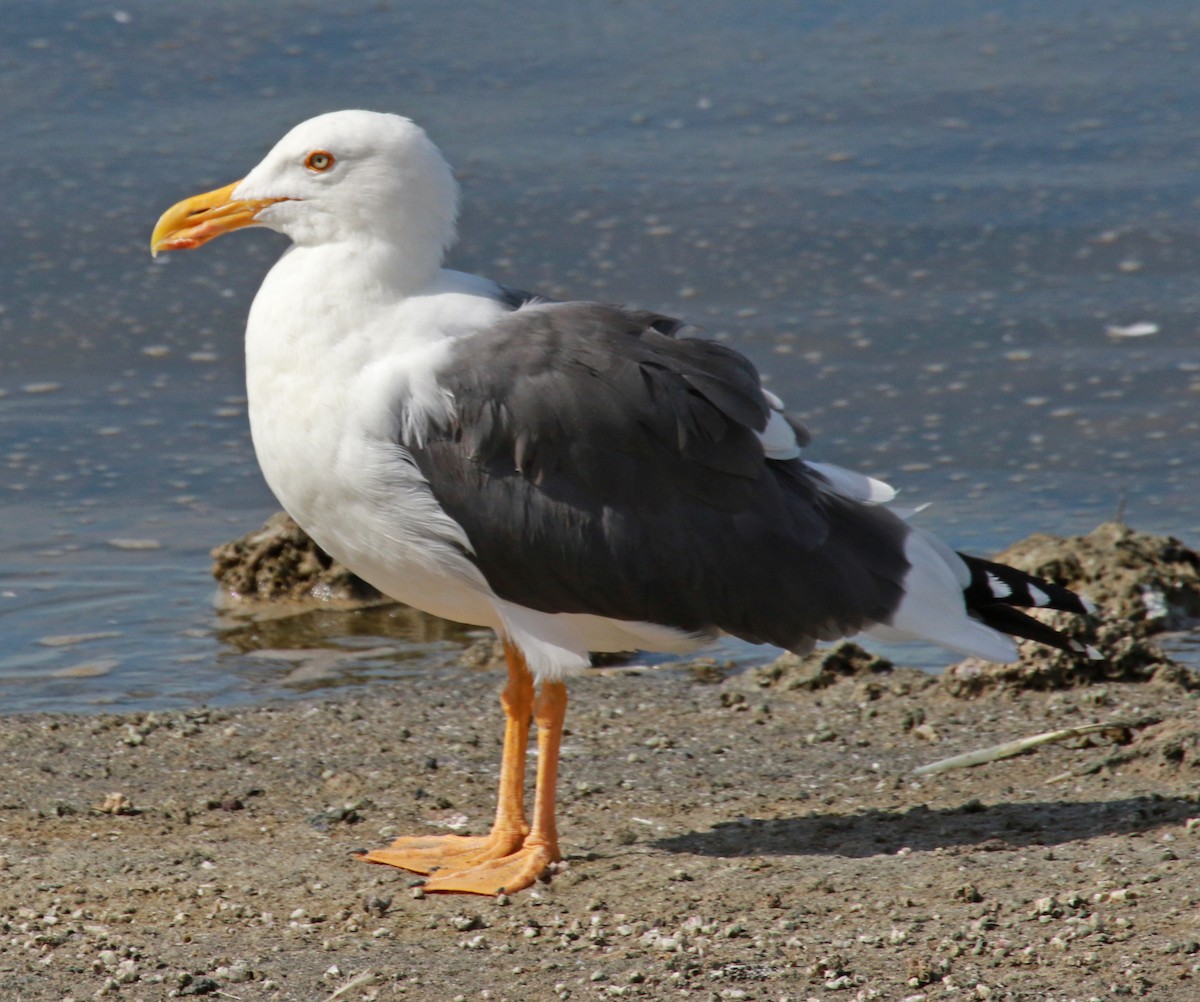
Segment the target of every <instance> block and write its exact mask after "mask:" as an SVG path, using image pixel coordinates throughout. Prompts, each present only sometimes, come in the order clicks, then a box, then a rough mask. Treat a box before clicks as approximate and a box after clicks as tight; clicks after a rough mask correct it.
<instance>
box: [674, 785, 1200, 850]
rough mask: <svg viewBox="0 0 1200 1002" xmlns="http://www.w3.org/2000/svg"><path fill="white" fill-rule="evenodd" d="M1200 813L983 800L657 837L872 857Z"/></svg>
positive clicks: (680, 846)
mask: <svg viewBox="0 0 1200 1002" xmlns="http://www.w3.org/2000/svg"><path fill="white" fill-rule="evenodd" d="M1197 813H1200V805H1197V802H1196V801H1195V800H1194V799H1191V798H1174V797H1158V796H1154V795H1151V796H1144V797H1130V798H1127V799H1124V800H1105V801H1081V802H1075V801H1050V802H1031V803H1001V804H986V805H985V804H981V803H979V802H978V801H969V802H968V803H966V804H963V805H961V806H959V807H950V808H938V809H934V810H931V809H930V808H928V807H926V806H924V805H918V806H916V807H910V808H908V809H906V810H879V809H876V808H872V809H869V810H864V811H860V812H858V813H856V814H819V813H814V814H811V815H809V816H807V817H793V818H745V817H744V818H738V819H737V820H735V821H726V822H721V823H720V824H717V825H714V826H713V827H712V829H710V830H709V831H703V832H688V833H686V834H683V835H673V836H671V837H669V838H662V839H658V840H656V841H655V842H654V845H655V847H656V848H659V849H663V850H665V851H667V852H676V853H690V854H692V855H697V856H723V857H728V856H776V855H778V856H782V855H827V856H848V857H867V856H880V855H891V854H893V853H896V852H898V851H900V850H901V849H904V848H908V849H912V850H914V851H921V850H925V851H928V850H931V849H936V848H939V847H942V848H949V847H974V848H976V849H980V850H984V851H987V850H991V849H995V850H1005V849H1019V848H1023V847H1027V846H1054V845H1062V844H1064V843H1067V842H1075V841H1080V840H1083V839H1088V838H1094V837H1096V836H1099V835H1133V834H1137V833H1139V832H1146V831H1150V830H1152V829H1155V828H1160V827H1163V826H1168V825H1181V824H1183V823H1184V822H1185V821H1186V820H1187V819H1188V818H1189V817H1192V816H1195V815H1196V814H1197Z"/></svg>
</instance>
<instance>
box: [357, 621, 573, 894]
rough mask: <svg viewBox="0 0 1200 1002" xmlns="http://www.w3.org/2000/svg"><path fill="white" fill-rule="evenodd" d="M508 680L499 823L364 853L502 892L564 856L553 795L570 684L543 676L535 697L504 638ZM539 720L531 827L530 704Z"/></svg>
mask: <svg viewBox="0 0 1200 1002" xmlns="http://www.w3.org/2000/svg"><path fill="white" fill-rule="evenodd" d="M504 653H505V659H506V661H508V666H509V685H508V688H506V689H505V691H504V696H503V697H502V702H503V704H504V709H505V714H506V715H508V726H506V727H505V733H504V758H503V761H502V763H500V788H499V797H498V805H497V810H496V824H494V826H493V828H492V833H491V834H490V835H487V836H486V838H478V839H472V838H463V836H461V835H442V836H431V838H421V836H416V838H408V839H397V840H396V841H395V842H394V844H392V845H391V846H390V847H389V848H385V850H377V851H374V852H368V853H366V854H364V856H362V857H361V858H364V859H366V860H368V862H372V863H388V864H390V865H392V866H400V868H401V869H404V870H412V871H414V872H418V874H431V872H433V871H437V872H436V874H434V875H433V876H432V877H431V878H430V880H427V881H426V882H425V889H426V890H430V892H446V893H455V892H456V893H461V894H499V893H502V892H516V890H521V889H523V888H526V887H529V884H532V883H533V882H534V881H535V880H538V877H540V876H541V875H542V872H545V870H546V868H547V866H550V865H551V864H552V863H557V862H558V860H559V859H560V858H562V857H560V856H559V850H558V829H557V827H556V824H554V797H556V791H557V786H558V755H559V750H560V748H562V740H563V720H564V718H565V715H566V686H565V685H563V683H560V682H546V683H542V686H541V692H540V694H539V695H538V700H536V702H534V700H533V678H532V676H530V674H529V668H528V667H527V666H526V662H524V658H523V655H522V654H521V652H520V650H517V649H516V648H515V647H512V646H511V644H510V643H509V642H508V641H505V642H504ZM530 706H532V708H533V713H534V719H535V720H536V724H538V776H536V787H535V792H534V811H533V827H532V828H530V827H529V826H527V824H526V820H524V756H526V745H527V743H528V737H529V709H530Z"/></svg>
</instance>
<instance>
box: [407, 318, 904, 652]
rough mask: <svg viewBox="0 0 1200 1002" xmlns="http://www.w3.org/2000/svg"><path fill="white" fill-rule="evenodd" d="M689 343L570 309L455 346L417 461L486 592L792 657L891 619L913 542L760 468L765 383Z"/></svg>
mask: <svg viewBox="0 0 1200 1002" xmlns="http://www.w3.org/2000/svg"><path fill="white" fill-rule="evenodd" d="M680 326H681V325H680V324H679V322H678V321H675V320H672V319H671V318H668V317H662V316H659V315H657V314H649V313H636V312H630V311H625V310H622V309H619V308H616V307H610V306H602V305H599V304H594V303H562V304H555V305H543V306H537V307H534V308H527V309H521V310H518V311H516V312H514V313H511V314H509V315H508V316H506V317H505V318H503V319H502V320H501V321H499V322H498V323H497V324H496V325H495V326H493V327H492V328H490V329H488V330H486V331H484V332H482V333H480V334H477V335H475V336H472V337H469V338H465V339H463V340H461V341H460V342H458V343H457V344H456V345H455V348H454V351H453V357H452V359H451V361H450V362H449V364H448V366H447V367H446V368H445V370H444V371H443V372H442V373H440V374H439V380H440V381H441V382H442V384H443V385H444V386H445V387H446V388H447V389H448V390H449V391H450V392H451V393H453V395H454V399H455V409H456V415H455V419H454V421H453V423H452V424H451V425H449V426H447V427H443V428H433V429H430V431H429V434H428V435H427V437H426V440H425V442H424V444H423V445H422V446H421V447H419V448H415V449H412V450H411V451H412V453H413V457H414V460H415V461H416V463H417V465H418V466H419V468H420V470H421V472H422V473H423V474H424V476H425V477H426V478H427V479H428V481H429V484H430V487H431V489H432V491H433V493H434V496H435V497H436V498H437V500H438V502H439V503H440V504H441V505H442V506H443V507H444V508H445V510H446V511H447V512H448V514H450V516H451V517H453V518H454V519H455V520H456V521H457V522H458V523H459V524H460V525H461V526H462V527H463V529H464V530H465V532H466V534H467V537H468V538H469V539H470V541H471V544H472V546H473V548H474V551H475V552H474V554H473V558H474V560H475V561H476V563H477V564H478V566H479V567H480V569H481V571H482V572H483V574H484V576H485V577H486V578H487V580H488V582H489V584H490V585H491V587H492V588H493V589H494V590H495V592H496V593H497V594H498V595H499V596H500V597H501V598H504V599H506V600H508V601H511V602H515V603H517V604H520V605H523V606H527V607H529V608H533V609H538V610H540V611H543V612H587V613H593V614H597V615H602V616H608V617H612V618H616V619H624V620H641V621H648V622H653V623H660V624H664V625H669V626H674V627H677V628H679V629H683V630H694V631H701V630H711V629H712V628H714V627H715V628H719V629H722V630H724V631H726V632H728V633H731V634H734V635H736V636H740V637H744V638H746V639H749V640H754V641H767V642H771V643H774V644H777V645H779V646H782V647H791V648H799V647H803V646H805V644H806V643H807V642H808V641H809V640H811V639H813V638H817V639H830V638H833V637H836V636H843V635H845V634H846V633H850V632H854V631H855V630H857V629H859V628H860V627H862V626H865V625H867V624H868V623H871V622H877V621H880V620H883V619H886V618H887V616H888V615H889V614H890V613H891V612H892V611H893V609H894V608H895V606H896V604H897V603H898V602H899V598H900V595H901V581H902V579H903V576H904V572H905V571H906V570H907V567H908V564H907V561H906V560H905V558H904V555H903V539H904V535H905V532H906V530H905V529H904V527H903V523H901V522H900V521H899V520H898V519H896V518H895V517H894V516H892V515H890V513H888V512H886V511H884V510H883V509H880V508H873V507H869V506H865V505H861V504H858V503H856V502H852V501H849V500H847V499H843V498H840V497H838V496H836V495H833V494H831V493H830V492H829V491H827V490H823V489H822V488H821V485H820V484H821V482H820V480H819V478H818V477H817V475H816V474H814V473H813V472H812V471H810V470H809V469H808V468H807V467H806V466H805V465H804V464H803V463H802V462H801V461H799V460H791V461H787V462H776V461H770V460H767V459H765V458H764V456H763V450H762V447H761V444H760V442H759V440H758V437H757V435H756V434H755V432H756V431H759V430H761V429H762V428H764V427H765V425H766V422H767V418H768V408H767V404H766V401H765V400H764V398H763V395H762V392H761V389H760V385H759V378H758V374H757V372H756V371H755V369H754V367H753V366H752V365H751V363H750V362H749V361H748V360H747V359H745V358H744V357H742V356H741V355H739V354H738V353H737V352H735V351H732V350H730V349H729V348H726V347H724V346H723V345H720V344H716V343H714V342H710V341H703V340H698V339H693V338H680V337H675V336H674V335H675V333H676V331H677V330H678V329H679V327H680Z"/></svg>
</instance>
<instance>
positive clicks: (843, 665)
mask: <svg viewBox="0 0 1200 1002" xmlns="http://www.w3.org/2000/svg"><path fill="white" fill-rule="evenodd" d="M892 667H893V666H892V662H890V661H889V660H887V658H881V657H879V656H878V655H876V654H872V653H870V652H869V651H865V650H863V649H862V648H861V647H859V646H858V644H855V643H851V642H849V641H846V642H844V643H840V644H838V645H837V646H836V647H831V648H828V649H821V650H816V651H813V652H811V653H809V654H804V655H800V654H782V655H780V656H779V657H777V658H776V659H775V660H774V661H772V662H771V663H770V664H768V665H764V666H763V667H761V668H755V669H753V670H752V671H751V672H749V673H748V674H749V677H750V679H751V680H752V681H753V682H754V684H755V685H757V686H758V687H760V688H763V689H783V690H785V691H791V690H796V689H804V690H807V691H809V692H815V691H816V690H818V689H824V688H826V687H827V686H830V685H833V684H834V683H835V682H837V681H838V679H842V678H855V677H869V676H871V675H883V674H886V673H888V672H890V671H891V670H892Z"/></svg>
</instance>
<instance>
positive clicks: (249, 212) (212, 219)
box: [150, 181, 286, 255]
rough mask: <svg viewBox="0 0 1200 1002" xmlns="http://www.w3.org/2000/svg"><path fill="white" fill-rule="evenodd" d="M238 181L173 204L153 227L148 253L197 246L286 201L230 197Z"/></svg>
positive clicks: (247, 223) (244, 223)
mask: <svg viewBox="0 0 1200 1002" xmlns="http://www.w3.org/2000/svg"><path fill="white" fill-rule="evenodd" d="M239 184H241V182H240V181H234V182H233V184H227V185H226V186H225V187H224V188H218V189H217V190H216V191H208V192H205V193H204V194H203V195H193V196H192V197H191V198H185V199H184V200H183V201H182V202H177V203H175V204H174V205H172V206H171V207H170V208H169V209H167V211H166V212H164V213H163V214H162V216H161V217H160V218H159V220H158V223H157V225H156V226H155V227H154V233H153V234H151V236H150V253H151V254H152V255H156V254H158V252H159V251H172V250H191V249H192V248H193V247H199V246H200V245H201V244H205V243H208V241H210V240H211V239H212V238H213V237H219V236H220V235H221V234H222V233H228V232H230V231H231V230H240V229H241V228H242V227H243V226H253V225H255V223H256V222H257V219H256V218H255V217H256V216H257V215H258V213H260V212H261V211H262V210H263V209H265V208H266V207H267V206H268V205H274V204H275V203H276V202H283V201H286V199H282V198H249V199H235V198H231V197H230V196H231V195H232V194H233V189H234V188H236V187H237V186H238V185H239Z"/></svg>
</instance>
